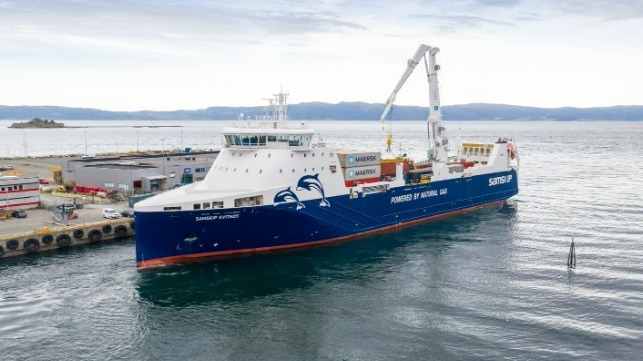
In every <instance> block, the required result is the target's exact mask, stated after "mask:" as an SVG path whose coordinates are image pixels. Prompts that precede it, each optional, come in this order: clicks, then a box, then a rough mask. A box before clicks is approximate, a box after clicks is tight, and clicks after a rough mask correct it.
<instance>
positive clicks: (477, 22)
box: [411, 14, 517, 33]
mask: <svg viewBox="0 0 643 361" xmlns="http://www.w3.org/2000/svg"><path fill="white" fill-rule="evenodd" d="M411 17H412V18H416V19H430V20H432V21H433V27H435V28H436V29H437V30H439V31H441V32H444V33H453V32H458V31H463V30H468V29H470V28H480V27H482V26H485V25H495V26H509V27H513V28H517V25H516V24H514V23H511V22H507V21H499V20H493V19H487V18H483V17H479V16H469V15H453V16H444V15H429V14H417V15H412V16H411Z"/></svg>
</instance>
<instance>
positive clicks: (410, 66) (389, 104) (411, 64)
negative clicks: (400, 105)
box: [380, 44, 431, 122]
mask: <svg viewBox="0 0 643 361" xmlns="http://www.w3.org/2000/svg"><path fill="white" fill-rule="evenodd" d="M430 48H431V47H430V46H428V45H424V44H420V47H418V50H417V51H416V52H415V55H413V57H412V58H411V59H409V61H407V67H406V70H405V71H404V73H403V74H402V77H401V78H400V80H399V81H398V82H397V85H396V86H395V88H394V89H393V92H392V93H391V95H390V96H389V97H388V99H387V100H386V108H385V109H384V112H383V113H382V116H381V117H380V121H382V122H383V121H384V120H385V119H386V117H387V116H388V115H389V113H390V112H391V108H393V103H395V98H396V97H397V93H398V92H399V91H400V89H402V86H404V83H406V80H407V79H408V78H409V76H411V74H412V73H413V70H415V67H416V66H417V65H418V63H419V62H420V60H422V58H423V57H424V54H425V53H426V52H427V51H428V50H429V49H430Z"/></svg>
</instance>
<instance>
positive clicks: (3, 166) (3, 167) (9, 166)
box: [0, 164, 14, 170]
mask: <svg viewBox="0 0 643 361" xmlns="http://www.w3.org/2000/svg"><path fill="white" fill-rule="evenodd" d="M12 169H14V167H13V166H12V165H11V164H7V165H0V170H12Z"/></svg>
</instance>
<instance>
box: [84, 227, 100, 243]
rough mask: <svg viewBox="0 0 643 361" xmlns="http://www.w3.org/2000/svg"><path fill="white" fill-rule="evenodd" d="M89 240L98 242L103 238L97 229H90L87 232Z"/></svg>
mask: <svg viewBox="0 0 643 361" xmlns="http://www.w3.org/2000/svg"><path fill="white" fill-rule="evenodd" d="M87 237H88V238H89V241H90V242H98V241H100V240H101V239H102V238H103V234H102V233H100V231H99V230H97V229H92V230H91V231H89V233H87Z"/></svg>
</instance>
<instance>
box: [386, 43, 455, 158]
mask: <svg viewBox="0 0 643 361" xmlns="http://www.w3.org/2000/svg"><path fill="white" fill-rule="evenodd" d="M439 51H440V49H439V48H435V47H431V46H428V45H424V44H421V45H420V47H418V50H417V51H416V52H415V55H413V57H412V58H411V59H409V60H408V62H407V67H406V70H405V71H404V73H403V74H402V77H401V78H400V80H399V81H398V82H397V85H396V86H395V88H394V89H393V92H392V93H391V95H390V96H389V97H388V100H387V101H386V108H385V109H384V112H383V113H382V116H381V117H380V121H381V122H382V125H384V122H385V120H386V117H388V115H389V113H390V112H391V109H392V108H393V103H394V102H395V98H396V97H397V93H398V92H399V91H400V89H402V86H404V83H406V80H407V79H408V78H409V76H410V75H411V73H413V71H414V70H415V67H416V66H417V65H418V63H419V62H420V60H422V59H424V68H425V69H426V74H427V79H428V82H429V104H430V108H429V119H428V120H427V122H428V132H429V135H428V136H429V149H428V151H427V156H428V158H429V159H430V160H436V161H446V160H447V158H448V154H447V150H448V149H447V144H448V140H447V139H446V138H443V137H442V131H443V130H444V127H443V126H442V109H441V108H440V90H439V88H438V74H437V72H438V70H440V66H439V65H437V64H436V62H435V55H436V54H437V53H438V52H439ZM427 54H428V58H429V61H428V65H427V60H426V56H427ZM387 137H388V139H387V143H388V145H389V148H390V143H391V134H390V131H389V134H388V135H387Z"/></svg>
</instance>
